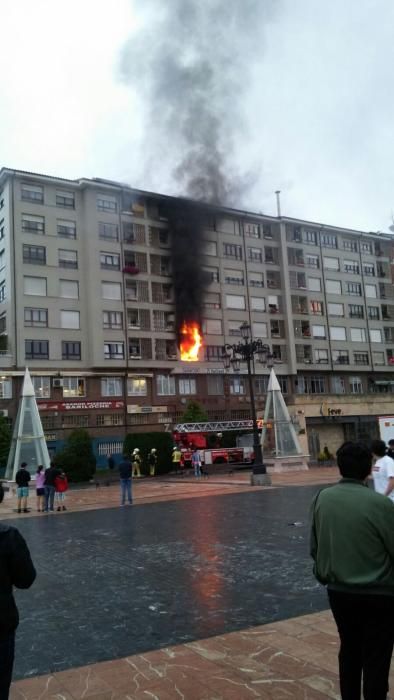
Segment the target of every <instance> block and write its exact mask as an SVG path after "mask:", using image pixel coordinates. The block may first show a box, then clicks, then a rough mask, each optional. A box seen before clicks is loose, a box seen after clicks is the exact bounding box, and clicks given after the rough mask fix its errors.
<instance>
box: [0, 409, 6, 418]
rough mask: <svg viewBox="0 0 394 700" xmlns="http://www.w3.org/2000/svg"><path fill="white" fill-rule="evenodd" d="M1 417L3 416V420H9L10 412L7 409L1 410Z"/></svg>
mask: <svg viewBox="0 0 394 700" xmlns="http://www.w3.org/2000/svg"><path fill="white" fill-rule="evenodd" d="M0 416H1V417H2V418H8V411H7V409H6V408H2V409H1V410H0Z"/></svg>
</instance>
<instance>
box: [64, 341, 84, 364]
mask: <svg viewBox="0 0 394 700" xmlns="http://www.w3.org/2000/svg"><path fill="white" fill-rule="evenodd" d="M80 359H81V343H80V342H76V341H69V340H62V360H80Z"/></svg>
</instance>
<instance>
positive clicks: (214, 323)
mask: <svg viewBox="0 0 394 700" xmlns="http://www.w3.org/2000/svg"><path fill="white" fill-rule="evenodd" d="M239 325H241V323H240V324H239ZM203 332H204V333H205V334H206V335H222V332H223V331H222V322H221V320H220V319H218V320H217V319H213V318H206V319H205V320H204V321H203Z"/></svg>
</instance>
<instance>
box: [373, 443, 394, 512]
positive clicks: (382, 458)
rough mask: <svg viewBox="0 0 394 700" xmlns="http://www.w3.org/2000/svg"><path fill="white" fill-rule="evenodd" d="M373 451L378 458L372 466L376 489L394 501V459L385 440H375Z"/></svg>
mask: <svg viewBox="0 0 394 700" xmlns="http://www.w3.org/2000/svg"><path fill="white" fill-rule="evenodd" d="M371 451H372V454H373V456H374V457H375V459H376V462H375V464H374V465H373V467H372V478H373V485H374V488H375V491H377V493H382V494H383V495H384V496H388V497H389V498H390V499H391V500H392V501H394V459H392V458H391V457H389V456H388V454H387V448H386V443H385V442H383V440H374V441H373V442H372V445H371Z"/></svg>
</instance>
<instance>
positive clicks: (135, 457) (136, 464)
mask: <svg viewBox="0 0 394 700" xmlns="http://www.w3.org/2000/svg"><path fill="white" fill-rule="evenodd" d="M131 463H132V465H133V476H141V455H140V451H139V449H138V447H136V448H135V449H134V450H133V454H132V456H131Z"/></svg>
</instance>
